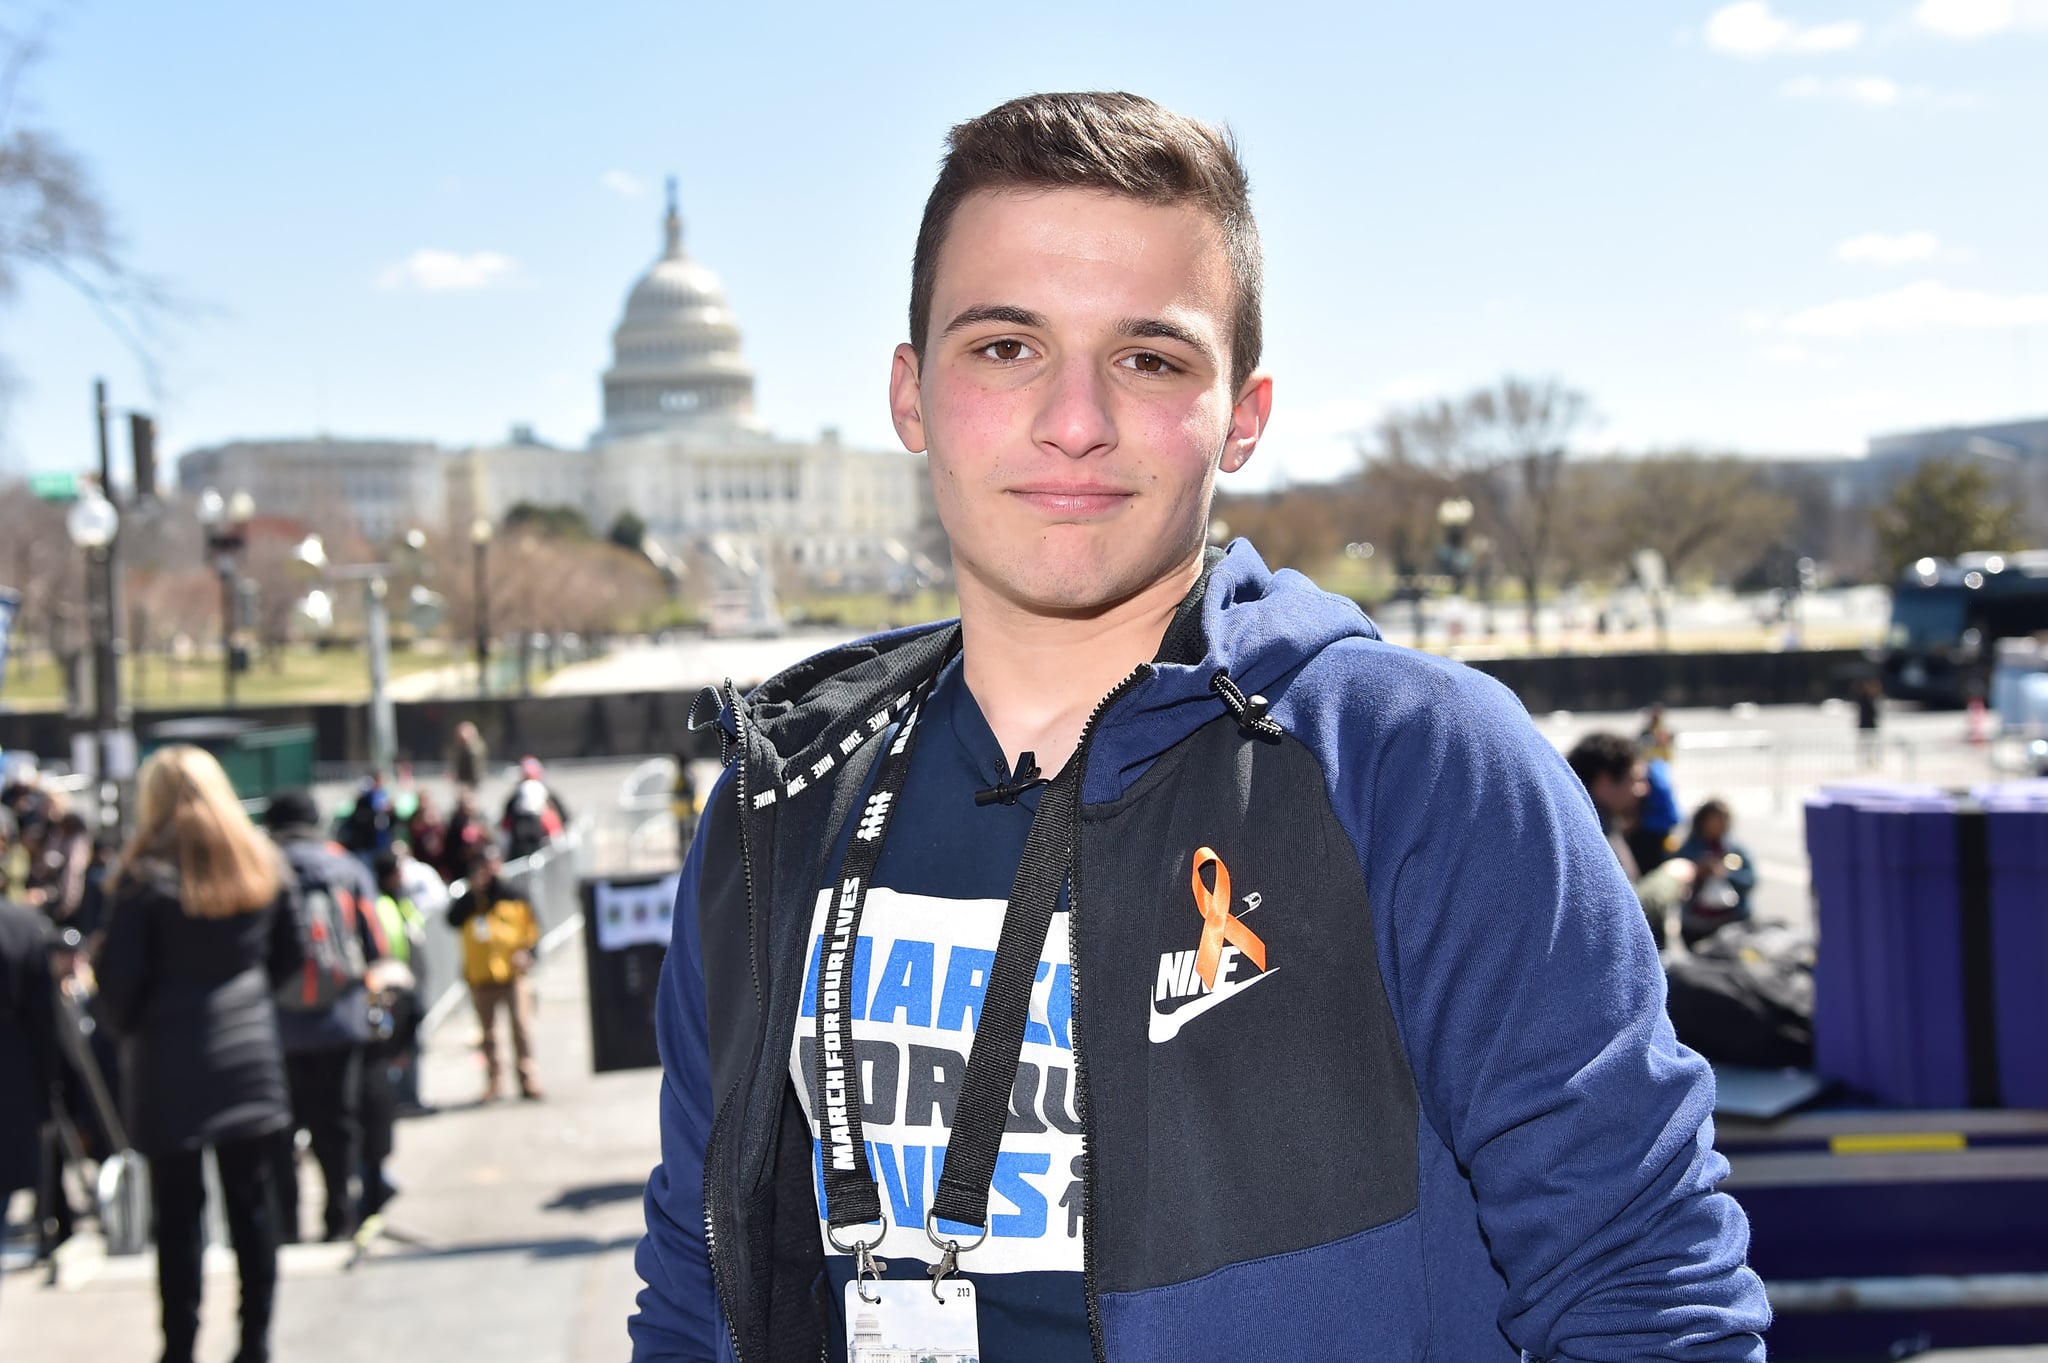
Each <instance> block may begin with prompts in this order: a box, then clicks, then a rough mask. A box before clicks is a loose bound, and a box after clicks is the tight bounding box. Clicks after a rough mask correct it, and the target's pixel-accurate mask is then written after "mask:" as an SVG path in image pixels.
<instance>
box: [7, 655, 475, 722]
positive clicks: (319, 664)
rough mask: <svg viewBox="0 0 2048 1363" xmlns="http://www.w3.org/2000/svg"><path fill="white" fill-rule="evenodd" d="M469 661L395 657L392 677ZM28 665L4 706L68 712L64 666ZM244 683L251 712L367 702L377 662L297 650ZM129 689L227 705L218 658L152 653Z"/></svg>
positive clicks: (16, 663) (17, 663) (243, 697)
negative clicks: (272, 707)
mask: <svg viewBox="0 0 2048 1363" xmlns="http://www.w3.org/2000/svg"><path fill="white" fill-rule="evenodd" d="M461 661H462V659H460V658H458V657H454V656H451V655H449V654H446V653H442V652H439V651H434V652H426V651H414V650H411V649H406V650H400V651H397V652H394V653H393V654H392V655H391V676H392V678H393V680H396V679H397V678H400V677H405V676H409V675H411V674H413V673H416V672H421V671H426V670H429V669H432V668H437V667H448V666H451V665H455V664H459V663H460V662H461ZM21 662H22V660H21V659H20V658H19V657H15V658H10V659H9V660H8V666H7V679H6V685H5V686H4V687H0V705H4V706H5V707H7V708H8V709H13V710H54V709H56V708H58V707H59V706H60V705H62V704H63V694H62V691H63V673H62V672H61V671H60V670H59V669H58V668H57V666H56V664H55V663H53V662H52V661H50V660H49V659H48V658H47V657H43V656H40V655H39V656H37V657H36V658H35V659H34V660H33V661H32V662H31V664H30V667H29V670H28V672H27V675H26V676H24V675H23V671H22V668H21ZM236 680H237V683H238V684H237V686H236V688H235V696H236V699H237V700H238V701H240V702H241V703H243V704H247V705H263V704H274V703H289V702H301V703H307V702H316V701H343V702H346V701H359V700H367V699H368V698H369V695H370V663H369V659H368V657H367V656H366V655H364V654H363V653H361V652H360V651H351V650H346V649H331V650H328V651H326V652H321V651H319V650H316V649H289V650H287V651H285V652H283V653H281V654H277V655H274V657H265V656H259V657H257V658H256V659H255V660H254V662H253V663H252V665H251V667H250V669H249V670H248V671H247V672H244V673H243V674H242V675H241V676H240V677H239V678H237V679H236ZM121 685H122V693H121V694H122V697H123V698H124V699H125V700H126V701H127V702H128V703H129V704H130V705H136V706H145V707H159V706H161V707H172V706H175V707H179V708H186V707H191V708H195V709H204V708H208V707H213V706H219V705H221V704H223V703H224V700H225V697H224V696H223V694H222V687H221V663H220V659H219V657H217V656H216V657H211V658H204V657H202V658H194V659H191V660H190V661H187V662H177V661H175V660H173V659H170V658H166V657H164V656H162V655H160V654H151V655H150V656H148V657H147V658H144V659H143V660H142V665H141V667H140V668H139V669H138V668H137V667H136V666H135V665H134V662H133V661H132V660H131V661H130V662H129V663H128V665H126V666H124V667H123V668H122V669H121Z"/></svg>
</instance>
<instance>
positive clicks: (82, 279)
mask: <svg viewBox="0 0 2048 1363" xmlns="http://www.w3.org/2000/svg"><path fill="white" fill-rule="evenodd" d="M41 55H42V43H41V38H40V35H39V34H37V33H34V32H30V33H20V32H13V31H8V30H5V29H0V297H5V296H7V295H9V294H12V293H13V291H14V290H15V288H16V287H17V286H18V284H19V280H20V271H21V269H22V268H23V267H24V266H29V267H35V268H39V269H42V270H45V271H47V272H48V273H50V274H52V275H55V276H56V277H57V278H58V279H61V280H63V281H64V282H65V283H66V284H68V285H70V286H71V287H72V288H73V289H75V290H77V291H78V293H79V294H80V295H81V296H83V297H84V298H85V300H86V302H87V303H89V304H90V305H91V306H92V308H93V309H94V311H96V312H97V313H99V315H100V317H101V319H102V320H104V321H105V322H106V324H107V326H108V327H109V328H110V329H112V330H113V331H114V332H115V334H117V335H118V336H119V337H120V338H121V340H122V341H123V342H124V343H125V344H126V345H127V346H128V348H129V350H130V351H132V352H133V353H134V355H135V358H136V361H137V363H138V364H139V365H140V366H141V367H142V370H143V373H144V375H145V376H146V379H147V382H148V383H149V386H150V387H151V389H152V390H155V388H156V387H157V380H156V365H155V359H154V356H153V354H152V351H151V347H150V345H149V344H148V342H149V339H150V333H151V329H152V325H153V323H154V322H155V320H156V319H157V318H158V317H159V316H161V315H162V314H163V312H164V311H166V310H167V308H168V307H169V305H170V303H169V299H168V296H167V295H166V293H165V291H164V289H163V286H162V285H161V284H160V283H159V282H157V281H155V280H152V279H149V278H146V277H144V276H142V275H140V274H137V273H136V272H135V271H134V270H133V269H131V268H130V267H129V266H128V264H127V263H126V262H125V261H124V260H123V259H122V257H121V250H120V242H119V240H118V238H117V237H116V236H115V234H114V230H113V227H112V225H111V222H110V219H109V216H108V213H107V209H106V206H105V204H104V202H103V201H102V200H101V198H100V195H99V191H98V190H97V189H96V188H95V187H94V185H93V183H92V177H91V176H90V175H89V174H88V173H87V171H86V169H85V165H84V163H83V162H82V161H80V160H79V158H78V156H77V155H76V154H75V153H74V152H72V151H71V149H70V148H68V147H67V146H65V144H64V142H63V140H62V139H61V138H59V137H57V136H56V135H55V134H54V133H52V132H50V131H49V130H48V129H46V128H40V127H36V126H34V125H33V124H32V123H29V122H27V121H25V120H24V119H23V118H22V117H21V116H20V111H21V109H22V101H21V85H22V82H23V80H24V79H25V78H26V76H27V74H28V73H29V71H30V70H32V69H33V67H34V66H35V63H36V61H37V60H38V58H39V57H40V56H41Z"/></svg>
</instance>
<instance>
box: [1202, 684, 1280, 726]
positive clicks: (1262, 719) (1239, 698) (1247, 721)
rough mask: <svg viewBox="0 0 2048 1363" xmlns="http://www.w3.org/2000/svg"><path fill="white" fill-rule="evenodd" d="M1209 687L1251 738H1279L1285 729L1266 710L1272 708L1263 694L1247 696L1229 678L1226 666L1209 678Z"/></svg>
mask: <svg viewBox="0 0 2048 1363" xmlns="http://www.w3.org/2000/svg"><path fill="white" fill-rule="evenodd" d="M1209 689H1210V690H1211V691H1214V692H1215V693H1216V694H1217V696H1218V697H1220V698H1221V699H1222V701H1223V704H1224V706H1225V707H1226V708H1227V709H1228V710H1229V711H1230V713H1231V714H1232V715H1233V716H1234V717H1235V718H1236V719H1237V727H1238V728H1239V729H1240V730H1242V731H1243V732H1244V733H1245V734H1246V735H1247V736H1249V737H1252V738H1269V739H1270V738H1279V737H1280V736H1281V735H1283V734H1285V733H1286V732H1287V731H1286V730H1285V729H1282V728H1281V727H1280V721H1279V720H1277V719H1274V718H1273V717H1272V716H1270V715H1268V714H1267V713H1266V712H1267V711H1268V710H1270V709H1272V708H1273V704H1272V702H1271V701H1269V700H1267V699H1266V698H1265V697H1264V696H1256V695H1255V696H1247V695H1246V694H1245V693H1244V692H1243V691H1241V690H1239V689H1238V685H1237V683H1236V682H1234V681H1232V680H1231V679H1230V672H1229V670H1228V669H1227V668H1218V669H1217V670H1216V675H1215V676H1213V677H1211V678H1209Z"/></svg>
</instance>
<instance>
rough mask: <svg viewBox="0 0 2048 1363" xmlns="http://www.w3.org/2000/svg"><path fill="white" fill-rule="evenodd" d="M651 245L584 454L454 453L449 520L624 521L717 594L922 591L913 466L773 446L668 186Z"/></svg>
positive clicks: (835, 441) (919, 493)
mask: <svg viewBox="0 0 2048 1363" xmlns="http://www.w3.org/2000/svg"><path fill="white" fill-rule="evenodd" d="M661 232H662V235H661V254H660V256H659V257H658V258H657V259H656V260H655V262H654V263H653V264H652V265H651V266H649V267H648V268H647V270H646V271H645V272H644V273H642V274H641V275H640V277H639V278H638V279H637V280H635V281H634V282H633V285H632V287H631V289H630V290H629V291H628V292H627V294H626V306H625V311H624V312H623V314H622V315H621V316H620V318H619V323H618V326H617V327H616V328H614V329H613V331H612V361H611V364H610V366H609V367H608V368H606V370H605V371H604V374H603V376H602V378H601V380H600V382H601V384H602V388H603V393H604V420H603V422H602V424H601V425H600V426H599V427H598V429H597V430H596V431H595V432H594V433H593V434H592V436H591V438H590V442H589V444H588V445H587V446H586V447H585V448H583V449H580V450H576V449H562V448H559V447H556V446H551V445H547V444H544V443H542V442H540V441H537V440H535V439H534V438H533V435H532V433H531V431H530V429H529V428H524V427H515V428H514V432H513V438H512V440H511V441H509V442H507V443H506V444H503V445H496V446H490V447H486V448H480V449H473V450H467V451H463V452H462V453H460V454H458V455H456V456H455V457H454V460H453V466H452V468H451V479H450V491H449V497H448V503H449V507H450V510H451V512H453V513H458V514H474V515H482V516H486V517H488V518H490V519H491V520H493V521H498V520H502V519H503V518H504V515H505V513H506V512H507V511H509V510H510V509H511V508H512V507H514V506H516V505H519V504H520V503H522V502H524V503H528V504H532V505H537V506H572V507H575V508H576V509H577V510H579V511H581V512H582V513H583V516H584V519H585V520H586V521H588V522H589V524H590V527H591V529H592V530H593V531H594V532H595V533H597V534H600V535H602V534H604V533H606V530H607V527H610V526H613V525H615V524H616V523H617V522H618V519H619V517H621V516H623V515H626V514H628V513H630V515H632V516H634V517H637V518H638V519H639V520H640V521H641V523H642V524H644V525H645V527H646V533H647V536H648V538H649V539H650V540H651V541H653V543H654V545H655V546H656V547H658V548H659V549H660V550H661V551H663V552H664V553H666V554H668V555H670V556H673V557H677V558H683V557H686V556H692V555H695V556H698V557H701V558H703V559H706V560H708V561H710V562H711V563H712V564H713V565H715V568H714V575H715V576H719V577H722V578H723V579H725V580H728V581H730V580H732V579H733V578H734V577H735V575H737V576H738V577H740V578H744V579H746V580H747V581H748V582H750V583H759V582H760V581H762V580H764V579H771V578H775V577H779V576H784V575H786V574H788V573H794V574H795V575H796V576H798V577H800V578H801V579H803V580H804V581H806V582H808V583H810V584H811V585H813V586H817V587H823V588H836V587H846V588H859V589H864V590H865V589H873V588H876V587H884V586H890V585H893V584H895V583H897V582H899V581H900V580H901V579H903V577H904V576H905V574H907V573H910V574H916V575H918V576H922V577H927V578H928V577H929V576H930V573H931V572H932V571H933V570H932V566H931V563H930V560H928V559H926V558H925V557H924V556H923V555H922V554H920V553H919V552H918V550H917V547H916V546H918V545H920V544H925V543H931V542H933V539H934V532H933V529H932V527H933V526H934V525H935V524H936V517H935V516H934V515H933V514H932V512H931V509H930V492H929V484H928V482H927V479H926V475H925V469H924V461H923V460H922V459H920V458H918V457H916V456H914V455H909V454H905V453H904V452H903V451H902V450H900V449H890V450H862V449H856V448H853V447H850V446H847V445H844V444H842V443H841V441H840V439H839V434H838V432H837V431H836V430H833V429H830V428H828V429H826V430H824V431H822V432H820V433H819V435H818V436H817V438H816V439H814V440H790V439H785V438H782V437H780V436H777V435H775V434H774V433H772V432H771V431H770V430H769V429H768V427H767V425H766V424H765V423H764V422H763V421H762V420H761V418H760V417H759V416H758V415H757V414H756V412H755V410H754V369H753V366H752V365H751V364H749V363H748V361H747V358H746V356H745V355H744V354H743V353H742V352H741V349H740V336H741V333H740V325H739V318H738V317H737V315H736V314H735V313H734V311H733V307H732V304H731V302H730V301H729V300H728V299H727V297H726V292H725V285H724V283H723V282H721V281H720V279H719V277H718V276H717V275H716V274H715V273H713V272H712V270H711V269H710V268H709V267H708V266H706V265H704V264H703V263H702V262H700V261H698V260H696V259H694V258H693V257H692V256H691V255H690V254H689V252H688V251H686V250H685V249H684V247H683V219H682V213H681V212H680V210H679V209H678V207H677V204H676V192H675V182H674V181H673V180H671V181H669V193H668V205H667V212H666V214H665V215H664V217H663V219H662V223H661ZM472 508H473V510H470V509H472ZM463 523H466V522H463Z"/></svg>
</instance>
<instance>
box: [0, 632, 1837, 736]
mask: <svg viewBox="0 0 2048 1363" xmlns="http://www.w3.org/2000/svg"><path fill="white" fill-rule="evenodd" d="M1471 666H1473V667H1476V668H1478V669H1479V670H1480V671H1482V672H1486V673H1489V674H1490V675H1492V676H1495V677H1498V678H1499V679H1500V680H1501V681H1502V682H1504V683H1505V684H1506V685H1507V686H1508V688H1509V689H1510V690H1512V691H1514V692H1515V694H1517V695H1518V696H1520V697H1521V698H1522V703H1523V704H1524V705H1525V706H1527V707H1528V708H1529V710H1530V711H1531V712H1532V713H1536V714H1543V713H1547V712H1548V711H1551V710H1634V709H1640V708H1641V707H1643V706H1646V705H1649V704H1651V703H1652V702H1659V701H1661V702H1662V703H1663V704H1665V705H1670V706H1724V705H1734V704H1737V703H1740V702H1744V701H1747V702H1750V703H1752V704H1757V705H1811V704H1815V703H1818V702H1820V701H1823V700H1826V699H1828V698H1829V697H1830V696H1846V695H1848V694H1849V688H1850V686H1851V684H1852V683H1853V682H1854V681H1855V680H1856V679H1857V678H1859V677H1863V676H1868V675H1871V669H1872V667H1873V664H1872V662H1871V660H1870V659H1869V658H1868V657H1866V656H1865V655H1864V654H1863V653H1861V652H1859V651H1857V650H1854V649H1840V650H1817V651H1811V652H1785V653H1604V654H1578V655H1552V656H1545V657H1533V658H1495V659H1487V660H1483V661H1476V662H1473V663H1472V664H1471ZM696 696H697V691H696V689H695V688H692V689H689V690H681V691H638V692H628V693H623V694H617V695H590V696H527V697H495V696H494V697H488V698H481V699H479V698H474V697H472V698H467V699H460V700H430V701H417V702H411V703H407V704H401V705H398V706H396V707H395V711H396V718H397V722H398V755H399V757H400V758H401V759H403V760H407V761H416V762H437V761H440V760H441V759H443V758H444V757H446V756H447V754H448V749H449V744H450V742H451V740H452V739H453V738H454V736H455V726H456V725H458V724H460V723H461V722H462V721H464V720H472V721H474V722H475V723H476V725H477V727H478V729H479V730H481V731H482V733H483V736H484V740H485V742H487V743H488V744H490V748H491V752H492V753H493V754H494V755H496V756H498V757H501V758H504V757H516V756H519V755H522V754H526V753H532V754H533V755H534V756H536V757H539V758H543V759H546V760H550V761H552V760H559V759H562V758H577V757H612V756H617V755H618V754H621V753H672V754H676V755H680V756H682V757H685V758H700V757H715V756H717V754H718V739H717V737H716V735H714V734H712V733H709V732H704V733H696V734H693V733H691V732H689V729H688V727H687V726H686V724H685V719H686V717H687V716H688V714H689V710H690V704H691V702H692V701H693V700H695V699H696ZM218 713H219V711H218V710H192V709H167V710H147V711H141V712H138V713H137V714H136V716H135V726H136V728H137V729H138V730H142V729H146V728H148V727H149V726H151V725H153V724H156V723H158V722H160V721H163V720H170V719H190V718H196V717H199V716H201V715H212V714H218ZM236 713H237V714H238V715H239V716H241V717H243V718H246V719H252V720H257V721H260V722H263V723H266V724H307V725H311V726H312V728H313V731H314V735H315V744H316V753H315V756H316V759H317V760H318V761H321V762H345V763H351V764H358V765H359V764H361V763H364V762H367V761H368V760H369V752H370V715H369V706H368V705H367V704H363V703H357V704H353V705H267V706H244V707H243V708H242V709H240V710H238V711H236ZM82 727H84V722H83V721H81V720H79V719H76V718H73V717H70V716H66V715H63V714H58V713H54V712H35V713H14V714H0V748H19V749H25V750H27V751H30V752H35V753H40V754H42V755H44V756H46V757H63V756H65V755H67V754H69V753H70V751H71V735H72V734H73V733H75V732H78V731H79V730H80V729H81V728H82Z"/></svg>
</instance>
